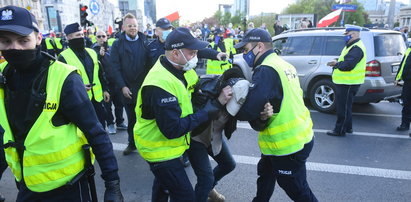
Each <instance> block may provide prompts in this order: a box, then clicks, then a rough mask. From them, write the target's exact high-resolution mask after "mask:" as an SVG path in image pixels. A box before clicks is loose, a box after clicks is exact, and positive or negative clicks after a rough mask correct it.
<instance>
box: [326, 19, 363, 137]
mask: <svg viewBox="0 0 411 202" xmlns="http://www.w3.org/2000/svg"><path fill="white" fill-rule="evenodd" d="M360 31H361V27H359V26H355V25H346V29H345V33H344V40H345V42H346V45H345V47H344V49H343V50H342V51H341V55H340V57H339V58H338V61H336V60H333V61H331V62H328V63H327V65H329V66H332V67H333V73H332V81H333V82H334V83H335V86H336V96H335V102H336V106H337V121H336V123H335V126H334V130H332V131H328V132H327V135H331V136H345V133H352V132H353V129H352V103H353V98H354V96H355V94H356V93H357V91H358V89H359V88H360V85H361V84H362V83H364V79H365V66H366V59H367V56H366V50H365V46H364V44H363V43H362V41H361V40H360Z"/></svg>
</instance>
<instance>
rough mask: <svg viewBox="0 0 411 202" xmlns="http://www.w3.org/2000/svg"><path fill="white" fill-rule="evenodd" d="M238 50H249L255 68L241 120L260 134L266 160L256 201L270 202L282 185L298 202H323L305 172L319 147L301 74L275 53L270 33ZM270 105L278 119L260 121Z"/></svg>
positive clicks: (256, 34) (254, 36)
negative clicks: (276, 187)
mask: <svg viewBox="0 0 411 202" xmlns="http://www.w3.org/2000/svg"><path fill="white" fill-rule="evenodd" d="M235 48H237V49H238V48H242V49H243V50H244V52H243V57H244V60H245V61H246V62H247V64H248V65H249V66H250V67H253V68H254V73H253V78H252V83H253V85H252V87H251V88H250V89H249V92H248V96H247V100H246V101H245V103H244V104H243V106H242V107H241V109H240V111H239V112H238V114H237V118H238V119H239V120H245V121H249V122H250V124H251V126H252V127H253V128H254V129H257V130H260V133H259V136H258V144H259V146H260V151H261V153H262V154H261V159H260V161H259V162H258V165H257V173H258V175H259V177H258V179H257V194H256V196H255V198H254V200H253V201H255V202H257V201H258V202H261V201H269V200H270V198H271V195H272V194H273V191H274V186H275V182H276V181H277V183H278V184H279V185H280V187H281V188H283V189H284V191H285V192H286V193H287V195H288V196H289V197H290V198H291V199H292V200H294V201H317V199H316V197H315V196H314V194H313V193H312V192H311V189H310V187H309V186H308V183H307V179H306V167H305V162H306V160H307V158H308V156H309V154H310V152H311V150H312V148H313V144H314V139H313V130H312V126H313V124H312V121H311V117H310V112H309V111H308V109H307V107H305V105H304V100H303V96H302V95H303V93H302V90H301V87H300V83H299V80H298V75H297V72H296V70H295V68H294V67H293V66H292V65H291V64H289V63H287V62H285V61H284V60H283V59H281V58H280V57H279V56H278V55H277V54H276V53H275V52H274V51H273V46H272V41H271V36H270V34H269V33H268V32H267V31H266V30H263V29H259V28H257V29H252V30H250V31H248V32H247V34H246V35H245V36H244V39H243V41H242V42H240V43H238V44H237V45H236V46H235ZM267 101H269V102H270V104H271V105H272V106H273V110H274V114H275V115H274V116H271V117H270V118H269V119H267V120H266V121H264V120H262V119H260V118H259V116H260V111H262V110H263V108H264V105H265V103H266V102H267Z"/></svg>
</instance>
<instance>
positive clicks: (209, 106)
mask: <svg viewBox="0 0 411 202" xmlns="http://www.w3.org/2000/svg"><path fill="white" fill-rule="evenodd" d="M221 108H222V105H221V104H220V102H218V101H217V100H209V101H208V102H207V103H206V104H205V106H204V108H203V110H205V111H206V112H207V113H208V119H209V120H214V119H217V117H218V112H220V110H221Z"/></svg>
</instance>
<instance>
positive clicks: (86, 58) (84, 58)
mask: <svg viewBox="0 0 411 202" xmlns="http://www.w3.org/2000/svg"><path fill="white" fill-rule="evenodd" d="M72 50H73V52H74V53H75V54H76V56H77V58H78V59H79V60H80V61H81V63H82V64H83V66H84V69H85V70H86V74H87V77H88V78H89V81H90V83H93V76H94V75H93V71H94V63H93V59H92V58H91V56H90V55H89V54H88V53H87V51H86V50H85V49H82V50H78V49H72ZM58 60H59V61H60V62H63V63H67V62H66V60H65V59H64V57H63V56H62V55H60V56H59V57H58ZM98 76H99V79H100V83H101V88H102V89H103V92H104V91H107V92H108V89H107V80H106V78H105V76H104V71H103V68H102V67H101V66H100V68H99V72H98ZM83 87H84V85H83ZM102 102H104V101H102ZM102 102H97V101H96V100H95V99H94V96H93V99H92V100H91V103H92V104H93V106H94V110H95V111H96V113H97V117H98V120H99V121H100V123H101V125H102V126H103V128H105V126H106V111H105V109H104V105H103V103H102Z"/></svg>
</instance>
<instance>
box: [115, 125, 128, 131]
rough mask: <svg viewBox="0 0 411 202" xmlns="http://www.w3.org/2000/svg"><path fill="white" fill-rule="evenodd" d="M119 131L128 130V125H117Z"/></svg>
mask: <svg viewBox="0 0 411 202" xmlns="http://www.w3.org/2000/svg"><path fill="white" fill-rule="evenodd" d="M117 129H119V130H127V125H126V124H125V123H120V124H117Z"/></svg>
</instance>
